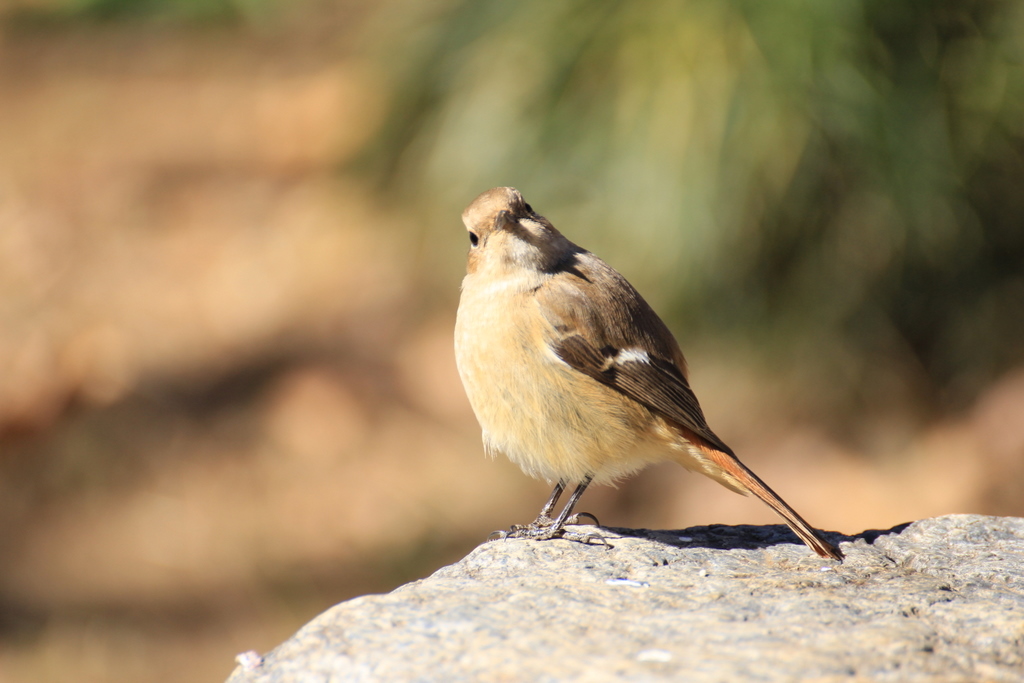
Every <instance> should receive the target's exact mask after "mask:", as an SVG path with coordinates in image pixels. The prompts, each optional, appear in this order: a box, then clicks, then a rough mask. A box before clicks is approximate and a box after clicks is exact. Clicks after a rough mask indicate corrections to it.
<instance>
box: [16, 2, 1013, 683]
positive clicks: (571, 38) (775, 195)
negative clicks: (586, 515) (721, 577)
mask: <svg viewBox="0 0 1024 683" xmlns="http://www.w3.org/2000/svg"><path fill="white" fill-rule="evenodd" d="M1022 36H1024V5H1022V4H1021V3H1019V2H1013V0H956V1H955V2H954V1H953V0H945V1H940V2H934V1H931V0H928V1H925V0H912V1H909V2H901V3H891V2H884V1H883V0H873V1H866V2H859V3H849V2H799V1H795V0H779V1H777V2H773V3H762V2H756V1H755V0H749V1H744V0H731V1H728V2H718V1H710V0H708V1H702V0H692V1H689V2H677V1H676V0H664V1H654V2H645V3H624V2H584V1H582V0H566V1H563V2H557V3H554V2H550V1H549V0H524V1H523V2H518V3H508V2H499V1H497V0H483V1H481V0H431V1H430V2H422V1H420V2H412V1H411V0H385V1H383V2H380V1H378V2H370V1H369V0H348V1H345V0H331V1H328V0H296V1H293V2H285V1H284V0H4V1H3V2H0V55H2V58H0V682H2V683H11V682H17V683H21V682H23V681H43V682H48V681H54V682H56V681H67V680H76V681H86V682H91V681H97V682H98V681H113V682H115V683H116V682H120V681H159V682H165V681H166V682H178V681H198V680H222V679H223V678H225V677H226V676H227V675H228V674H229V673H230V671H231V669H232V668H233V666H234V661H233V658H234V655H235V654H236V653H238V652H241V651H244V650H248V649H255V650H259V651H261V652H262V651H266V650H268V649H270V648H272V647H273V646H274V645H276V644H278V643H279V642H280V641H282V640H284V639H285V638H287V637H288V636H289V635H290V634H291V633H292V632H294V630H295V629H297V628H298V627H299V626H301V625H302V624H303V623H305V622H306V621H308V620H309V619H311V618H312V617H314V616H315V615H316V614H318V613H319V612H321V611H323V610H324V609H326V608H327V607H329V606H330V605H332V604H334V603H336V602H339V601H341V600H344V599H347V598H350V597H353V596H356V595H360V594H364V593H368V592H380V591H387V590H390V589H392V588H394V587H396V586H397V585H399V584H401V583H403V582H406V581H409V580H412V579H415V578H419V577H422V576H425V575H427V574H429V573H430V572H432V571H433V570H435V569H437V568H438V567H440V566H442V565H443V564H445V563H449V562H452V561H454V560H457V559H458V558H460V557H461V556H463V555H464V554H465V553H466V552H468V551H469V550H470V549H472V548H473V547H474V546H475V545H477V544H478V543H480V542H481V541H482V540H483V539H484V538H485V537H486V536H487V534H488V533H489V532H491V531H492V530H494V529H499V528H505V527H507V526H509V525H510V524H512V523H516V522H526V521H529V520H531V519H533V516H534V515H535V514H536V512H537V510H538V509H539V507H540V505H541V503H542V502H543V500H544V499H545V497H546V495H547V493H548V491H549V487H548V486H547V484H545V483H542V482H534V481H532V480H529V479H527V478H526V477H525V476H524V475H522V474H521V473H520V472H519V471H518V470H517V469H515V468H514V467H513V466H512V465H510V464H509V463H507V462H505V461H504V460H501V459H499V460H493V461H492V460H488V459H487V458H485V457H484V456H483V454H482V451H481V447H480V437H479V429H478V427H477V425H476V423H475V420H474V418H473V416H472V413H471V412H470V410H469V407H468V404H467V402H466V400H465V398H464V396H463V393H462V388H461V386H460V384H459V380H458V376H457V373H456V371H455V365H454V359H453V353H452V348H451V347H452V326H453V323H454V314H455V309H456V306H457V301H458V286H459V282H460V280H461V277H462V274H463V267H464V257H465V252H466V249H467V239H466V235H465V231H464V228H463V227H462V225H461V223H460V220H459V214H460V212H461V210H462V209H463V208H464V206H465V205H466V204H467V203H468V202H469V201H471V200H472V199H473V198H474V197H475V196H476V195H477V194H478V193H479V192H481V191H483V190H485V189H488V188H489V187H492V186H495V185H514V186H516V187H518V188H519V189H520V190H522V191H523V193H524V194H525V195H526V197H527V199H528V200H529V201H530V202H531V203H532V204H533V206H535V207H537V208H538V210H539V211H540V212H541V213H543V214H545V215H546V216H548V217H549V218H550V219H551V220H552V221H553V222H554V224H555V225H556V226H557V227H559V228H560V229H561V230H562V231H563V232H565V233H566V234H567V235H568V236H569V237H570V238H571V239H573V240H574V241H576V242H578V243H580V244H582V245H583V246H584V247H587V248H589V249H591V250H593V251H595V252H596V253H598V254H599V255H601V256H602V257H603V258H604V259H605V260H606V261H608V262H609V263H611V264H612V265H613V266H615V267H616V268H617V269H619V270H620V271H621V272H623V273H624V274H625V275H626V276H627V277H628V278H629V279H630V280H631V281H632V282H633V283H634V284H635V285H636V286H637V288H638V289H639V290H640V291H641V292H642V293H643V294H644V295H645V296H646V298H647V299H648V300H649V301H650V302H651V303H652V305H654V307H655V308H656V309H657V310H659V311H660V312H661V313H662V314H663V316H664V317H665V318H666V320H667V322H669V325H670V327H671V328H672V329H673V330H674V331H675V332H676V334H677V336H678V337H679V339H680V342H681V343H682V346H683V348H684V350H685V351H686V352H687V355H688V359H689V361H690V365H691V381H692V384H693V386H694V387H695V390H696V392H697V395H698V396H699V397H700V398H701V401H702V403H703V405H704V408H705V412H706V414H707V416H708V419H709V421H710V423H711V425H712V427H713V428H714V429H715V431H716V432H717V433H719V434H720V435H721V436H722V437H723V439H724V440H725V441H726V442H727V443H729V444H730V445H732V446H733V448H734V449H735V450H736V451H737V452H738V453H739V454H740V456H741V457H742V458H743V459H744V461H746V462H747V463H748V464H750V465H751V466H752V467H753V469H754V470H755V471H757V472H758V473H759V474H761V475H762V476H763V477H764V478H765V479H766V480H767V481H768V482H769V483H771V484H772V486H773V487H775V488H776V489H777V490H778V491H779V492H780V493H781V494H782V495H783V496H784V497H785V498H786V499H787V500H788V501H789V502H790V503H792V504H793V505H794V507H796V508H797V509H798V510H800V511H801V512H802V513H803V514H804V515H805V516H807V517H808V519H810V520H811V521H812V522H813V523H814V524H816V525H818V526H820V527H822V528H826V529H835V530H839V531H844V532H848V533H856V532H859V531H861V530H864V529H866V528H887V527H890V526H892V525H895V524H898V523H901V522H905V521H909V520H913V519H918V518H922V517H927V516H932V515H940V514H947V513H985V514H999V515H1024V189H1022V188H1024V38H1022ZM581 509H585V510H588V511H590V512H593V513H595V514H597V515H598V516H599V517H600V519H601V520H602V521H603V522H605V523H606V524H609V525H619V526H643V527H649V528H650V527H655V528H657V527H664V528H681V527H685V526H687V525H694V524H709V523H728V524H734V523H757V524H760V523H777V522H778V520H777V519H776V518H775V517H774V516H773V515H772V513H771V512H770V511H769V510H768V509H767V508H765V507H764V506H763V505H761V504H760V503H758V502H757V501H756V500H748V499H744V498H741V497H739V496H736V495H734V494H732V493H730V492H728V491H727V490H725V489H723V488H721V487H719V486H718V485H716V484H715V483H713V482H711V481H710V480H707V479H704V478H701V477H698V476H696V475H689V474H687V473H686V472H685V471H683V470H682V469H681V468H678V467H674V466H666V467H656V468H651V469H650V470H648V471H646V472H645V473H643V474H641V475H640V476H638V477H636V478H634V479H632V480H630V481H628V482H625V483H623V485H622V486H620V487H619V488H617V489H612V488H602V489H594V490H592V491H590V492H588V494H587V496H586V498H585V499H584V502H583V505H582V506H581Z"/></svg>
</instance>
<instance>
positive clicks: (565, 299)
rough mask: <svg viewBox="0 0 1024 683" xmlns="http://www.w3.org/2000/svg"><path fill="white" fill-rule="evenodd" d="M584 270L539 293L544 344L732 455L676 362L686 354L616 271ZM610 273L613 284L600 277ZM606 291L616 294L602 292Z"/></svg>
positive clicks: (576, 366) (574, 365) (577, 367)
mask: <svg viewBox="0 0 1024 683" xmlns="http://www.w3.org/2000/svg"><path fill="white" fill-rule="evenodd" d="M601 265H604V264H603V263H602V264H601ZM605 268H607V269H608V270H609V271H611V268H610V267H608V266H605ZM584 274H585V275H586V276H587V277H585V278H583V279H579V278H576V277H575V276H573V275H571V274H568V273H565V274H563V275H562V276H561V277H556V278H553V279H552V280H551V281H550V282H549V283H548V284H547V285H545V286H544V287H541V288H540V289H538V290H537V292H536V297H537V304H538V305H539V306H540V308H541V312H542V313H543V315H544V317H545V319H546V320H547V321H548V323H550V325H551V329H550V331H549V334H548V336H547V343H548V345H549V346H550V347H551V350H552V351H553V352H554V353H555V355H557V356H558V357H559V358H560V359H562V361H564V362H565V363H567V364H568V365H569V366H570V367H571V368H573V369H574V370H577V371H579V372H581V373H583V374H585V375H587V376H588V377H591V378H593V379H595V380H597V381H598V382H600V383H601V384H604V385H605V386H608V387H611V388H612V389H614V390H616V391H618V392H621V393H622V394H625V395H626V396H628V397H629V398H631V399H633V400H634V401H636V402H638V403H640V404H641V405H643V406H646V407H647V408H648V409H649V410H651V411H653V412H655V413H657V414H659V415H661V416H662V417H665V418H667V419H669V420H671V421H672V422H675V423H677V424H678V425H680V426H682V427H684V428H685V429H687V430H689V431H690V432H693V433H694V434H696V435H697V436H699V437H701V438H702V439H704V440H705V441H706V442H707V444H708V445H710V446H712V447H714V448H716V449H718V450H720V451H723V452H725V453H728V454H729V455H732V454H733V453H732V450H731V449H730V448H729V447H728V446H726V445H725V443H723V442H722V440H721V439H720V438H718V436H717V435H716V434H715V433H714V432H712V431H711V429H710V428H709V427H708V425H707V421H706V420H705V419H704V413H703V411H701V408H700V404H699V403H698V402H697V397H696V396H695V395H694V393H693V390H692V389H690V385H689V383H688V382H687V380H686V376H685V374H684V372H683V370H682V368H680V367H679V364H678V363H677V362H676V361H675V360H674V359H673V356H676V357H678V358H680V359H681V358H682V354H680V353H679V351H678V346H677V345H676V343H675V340H674V338H673V337H672V334H671V333H670V332H669V331H668V328H666V327H665V325H664V323H662V321H661V319H660V318H658V316H657V314H655V313H654V311H653V310H651V308H650V306H648V304H647V303H646V302H645V301H644V300H643V298H641V297H640V295H639V294H638V293H637V292H636V290H634V289H633V288H632V286H631V285H629V283H628V282H626V280H625V279H624V278H622V276H620V275H618V273H615V272H614V271H611V272H610V273H599V274H595V273H594V272H592V271H591V270H588V271H584ZM608 277H613V279H614V280H615V282H614V283H612V282H609V281H602V280H604V279H606V278H608ZM610 285H614V286H610ZM623 286H624V287H625V288H626V289H623ZM608 291H614V292H615V293H616V296H602V293H604V292H608Z"/></svg>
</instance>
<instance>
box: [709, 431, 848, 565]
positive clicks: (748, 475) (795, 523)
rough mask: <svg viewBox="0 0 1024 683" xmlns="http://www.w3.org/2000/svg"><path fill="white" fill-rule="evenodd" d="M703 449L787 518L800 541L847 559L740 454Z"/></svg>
mask: <svg viewBox="0 0 1024 683" xmlns="http://www.w3.org/2000/svg"><path fill="white" fill-rule="evenodd" d="M699 448H700V450H701V451H703V453H704V454H705V455H706V456H707V457H708V458H710V459H711V460H712V461H713V462H714V463H715V464H716V465H717V466H718V467H720V468H721V469H722V470H723V471H724V472H726V473H727V474H728V475H729V476H730V477H731V478H733V479H735V480H736V481H738V483H740V484H741V485H742V487H743V488H744V489H745V490H747V491H750V492H751V493H753V494H754V495H755V496H757V497H758V498H760V499H761V500H763V501H764V502H765V503H766V504H767V505H768V507H770V508H771V509H772V510H775V512H777V513H778V514H779V516H780V517H782V519H783V520H785V522H786V524H788V525H789V528H790V529H792V530H793V533H795V534H796V535H797V536H799V537H800V540H802V541H803V542H804V543H806V544H807V546H808V547H809V548H810V549H811V550H813V551H814V552H816V553H818V554H819V555H821V556H822V557H830V558H832V559H833V560H839V561H840V562H841V561H842V560H843V553H842V551H841V550H839V548H837V547H836V546H834V545H832V544H831V543H829V542H828V541H826V540H825V539H824V538H822V536H821V534H820V533H818V532H817V531H816V530H815V529H814V528H813V527H812V526H811V525H810V524H808V523H807V521H806V520H804V518H803V517H801V516H800V515H799V514H797V511H796V510H794V509H793V508H791V507H789V505H788V504H787V503H786V501H784V500H782V498H780V497H779V495H778V494H777V493H775V491H772V490H771V488H770V487H769V486H768V484H766V483H764V482H763V481H761V478H760V477H758V476H757V475H756V474H754V473H753V472H751V471H750V470H749V469H747V467H746V465H744V464H743V463H741V462H740V461H739V459H738V458H736V456H734V455H730V454H729V453H723V452H722V451H720V450H718V449H716V448H711V447H709V446H704V445H703V444H701V446H699Z"/></svg>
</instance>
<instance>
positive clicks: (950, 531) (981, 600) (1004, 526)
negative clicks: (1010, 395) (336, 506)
mask: <svg viewBox="0 0 1024 683" xmlns="http://www.w3.org/2000/svg"><path fill="white" fill-rule="evenodd" d="M581 528H582V527H581ZM600 533H601V534H602V535H604V536H605V538H606V539H607V540H608V542H609V543H610V544H611V545H612V546H614V547H613V548H610V549H609V548H607V547H605V546H603V545H601V544H594V545H582V544H579V543H571V542H568V541H561V540H558V541H533V540H511V541H496V542H492V543H485V544H483V545H481V546H480V547H479V548H477V549H476V550H474V551H473V552H471V553H470V554H469V555H468V556H466V558H465V559H463V560H462V561H460V562H458V563H456V564H453V565H451V566H448V567H444V568H443V569H441V570H439V571H437V572H436V573H434V574H433V575H432V576H430V577H428V578H426V579H423V580H421V581H415V582H413V583H410V584H408V585H405V586H402V587H401V588H398V589H397V590H395V591H393V592H391V593H388V594H386V595H368V596H364V597H360V598H356V599H354V600H349V601H347V602H344V603H341V604H340V605H337V606H335V607H333V608H331V609H329V610H328V611H326V612H324V613H323V614H322V615H320V616H319V617H317V618H316V619H314V620H313V621H312V622H310V623H309V624H308V625H306V626H305V627H304V628H302V629H301V630H300V631H299V632H298V633H296V634H295V636H293V637H292V638H291V639H290V640H288V641H287V642H285V643H284V644H282V645H280V646H279V647H277V648H276V649H275V650H273V651H272V652H270V653H269V654H268V655H267V656H266V657H265V658H264V660H263V661H262V662H260V661H259V660H258V657H257V658H256V659H255V660H253V661H254V662H255V664H253V665H251V666H249V667H242V666H239V667H238V668H237V669H236V670H235V672H234V673H233V674H232V676H231V677H230V678H229V679H228V680H229V683H242V682H243V681H244V682H247V683H257V682H259V683H285V682H291V681H371V680H372V681H441V680H443V681H520V680H523V681H527V680H528V681H561V680H581V681H603V680H611V679H614V680H627V681H630V680H636V681H650V680H687V681H697V680H699V681H704V680H709V681H736V680H758V681H792V680H798V679H799V680H818V681H826V680H840V679H842V680H854V679H855V680H871V681H950V680H986V681H1020V680H1022V679H1024V519H1018V518H1009V517H1003V518H1000V517H983V516H978V515H951V516H948V517H939V518H935V519H926V520H922V521H919V522H915V523H913V524H910V525H901V526H898V527H895V528H893V529H890V530H888V531H866V532H864V533H862V534H858V535H857V536H852V537H851V536H840V535H838V534H829V536H830V538H831V539H832V540H833V541H835V540H842V541H843V543H842V549H843V551H844V552H845V553H846V557H847V559H846V561H845V562H844V563H843V564H839V563H836V562H833V561H830V560H822V559H820V558H818V557H817V556H815V555H813V554H812V553H811V552H810V551H809V550H808V549H807V548H806V547H805V546H804V545H803V544H797V542H796V540H795V537H793V536H792V535H791V534H790V532H789V531H788V530H787V529H786V527H784V526H781V525H779V526H767V527H754V526H737V527H728V526H718V525H715V526H709V527H693V528H691V529H685V530H682V531H648V530H630V529H610V528H602V529H601V530H600Z"/></svg>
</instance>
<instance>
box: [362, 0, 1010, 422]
mask: <svg viewBox="0 0 1024 683" xmlns="http://www.w3.org/2000/svg"><path fill="white" fill-rule="evenodd" d="M403 7H404V12H396V11H394V10H393V9H392V10H391V11H389V12H388V16H387V20H385V21H382V26H383V33H384V34H385V35H388V33H387V31H388V29H391V30H393V31H395V33H392V34H390V35H392V36H395V35H399V34H400V35H402V36H405V37H406V39H405V40H404V41H398V40H390V39H383V40H381V41H380V42H379V43H378V44H377V47H378V48H379V47H380V46H382V45H383V46H386V49H383V50H381V49H379V50H378V53H377V54H378V55H379V56H380V58H381V59H382V60H384V62H385V63H386V64H388V65H389V67H390V68H391V73H393V74H394V75H395V82H394V87H393V90H394V104H393V107H392V109H391V114H390V118H389V122H388V124H387V125H386V126H385V128H384V130H383V132H382V134H381V136H380V138H379V140H378V143H377V146H376V147H375V148H374V149H373V150H372V152H371V154H370V156H369V162H370V166H371V167H372V169H373V171H374V173H375V177H376V178H377V180H378V181H379V183H380V186H381V187H383V188H385V189H386V190H388V191H391V192H396V193H397V194H398V195H399V196H401V197H403V198H405V199H406V200H409V201H413V202H416V204H417V205H418V206H420V207H423V210H424V212H425V214H427V215H429V216H430V220H427V221H426V223H427V224H429V225H435V226H443V229H444V230H450V229H451V223H452V221H451V220H450V217H451V216H452V215H457V213H456V212H457V211H458V210H459V209H461V207H462V206H463V205H465V204H466V203H467V202H468V201H469V199H471V198H472V196H474V195H475V194H476V193H477V192H478V191H481V190H483V189H486V188H487V187H490V186H493V185H499V184H513V185H516V186H518V187H519V188H520V189H521V190H522V191H523V192H524V193H525V194H526V195H527V197H528V198H529V200H530V201H531V202H532V203H533V205H534V206H537V207H541V210H542V212H544V213H546V214H547V215H548V216H549V217H551V218H553V219H554V221H555V223H556V225H558V226H561V227H562V229H563V231H564V232H567V233H568V235H569V236H570V237H571V238H573V239H575V240H576V241H578V242H581V243H582V244H583V245H584V246H586V247H588V248H591V249H592V250H594V251H595V252H597V253H599V254H600V255H602V256H603V257H604V258H605V259H606V260H608V261H610V262H611V263H612V264H613V265H615V266H616V267H618V268H619V269H620V270H623V271H624V272H626V273H627V274H628V275H629V276H630V277H631V279H633V280H634V281H635V282H636V284H637V285H638V286H639V287H640V289H641V291H643V292H644V293H645V294H646V295H647V296H648V298H650V299H652V300H653V301H654V302H655V303H656V305H659V306H660V307H661V309H662V310H666V311H668V312H670V313H671V314H672V315H673V316H674V317H675V318H676V326H675V327H676V329H680V330H681V331H682V334H683V336H684V337H686V336H701V335H709V334H714V335H722V334H726V335H731V336H733V337H735V338H740V339H743V338H745V339H749V340H750V341H752V342H754V343H753V344H752V346H754V347H757V348H759V349H760V350H761V351H765V352H767V356H768V357H774V358H777V359H778V358H780V356H779V354H782V355H781V358H782V359H783V360H782V362H787V359H788V360H794V361H795V360H804V361H821V362H820V363H817V364H813V365H814V367H816V368H817V370H815V372H821V373H824V374H825V375H826V376H829V377H831V379H828V380H826V381H835V382H838V383H840V384H843V385H846V386H848V387H850V388H851V389H853V391H854V392H855V393H857V392H860V393H861V394H862V398H863V399H864V400H865V401H868V402H870V401H871V400H873V399H872V395H873V394H875V393H878V392H881V391H884V390H885V387H886V386H890V385H889V384H888V383H887V380H885V378H884V377H881V376H883V375H890V374H891V373H895V374H897V375H900V376H902V377H903V378H904V381H905V382H906V383H908V384H909V385H911V386H912V387H913V391H914V392H915V393H917V394H918V395H919V396H926V397H928V396H930V397H939V398H940V401H939V404H940V405H941V404H951V405H954V406H955V405H959V404H961V403H962V402H964V401H965V400H967V399H968V398H970V397H971V396H973V394H974V392H975V391H976V390H977V389H978V388H980V387H981V386H982V385H984V384H985V383H986V382H987V381H989V380H991V379H992V378H993V377H994V376H996V375H998V374H999V373H1000V372H1001V371H1003V370H1005V369H1006V368H1007V367H1009V366H1010V365H1012V364H1015V363H1019V362H1021V361H1022V360H1024V345H1022V342H1021V339H1022V337H1024V269H1022V265H1024V192H1022V188H1024V41H1022V36H1024V6H1022V5H1021V4H1020V3H1017V2H1012V1H1009V2H1007V1H1000V0H957V1H946V2H931V1H923V0H922V1H911V2H899V3H893V2H885V1H881V0H877V1H869V2H845V1H826V2H803V1H799V0H786V1H781V2H772V3H764V2H757V1H753V0H750V1H745V0H733V1H732V2H718V1H710V0H708V1H705V0H691V1H689V2H678V1H676V0H665V1H649V2H639V3H636V2H592V1H582V0H569V1H560V2H550V1H548V0H531V1H526V2H515V3H510V2H499V1H484V2H481V1H479V0H467V1H465V2H452V3H435V4H434V5H432V6H430V9H429V10H427V11H424V10H423V9H422V7H423V6H422V5H419V6H418V7H419V11H417V7H416V6H414V5H412V4H410V5H405V6H403ZM399 17H402V18H399ZM410 35H411V36H414V37H415V39H414V40H409V39H408V36H410ZM442 215H443V216H446V217H447V219H442ZM881 380H885V381H881Z"/></svg>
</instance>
